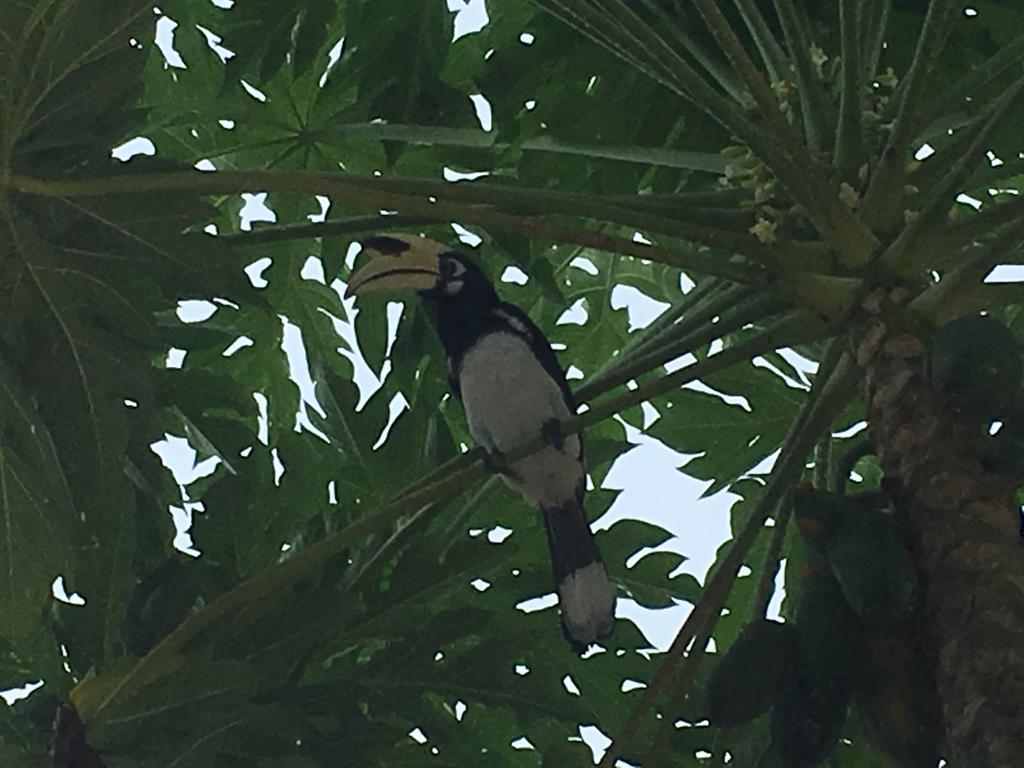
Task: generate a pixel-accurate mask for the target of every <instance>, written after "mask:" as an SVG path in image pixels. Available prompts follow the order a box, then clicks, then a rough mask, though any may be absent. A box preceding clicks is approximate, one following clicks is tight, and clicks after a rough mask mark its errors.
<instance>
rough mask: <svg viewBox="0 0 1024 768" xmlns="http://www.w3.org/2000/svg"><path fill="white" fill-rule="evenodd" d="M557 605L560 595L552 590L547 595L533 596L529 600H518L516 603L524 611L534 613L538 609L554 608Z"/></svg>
mask: <svg viewBox="0 0 1024 768" xmlns="http://www.w3.org/2000/svg"><path fill="white" fill-rule="evenodd" d="M556 605H558V595H556V594H555V593H554V592H551V593H549V594H547V595H540V596H539V597H531V598H529V599H527V600H523V601H521V602H518V603H516V608H518V609H519V610H520V611H522V612H523V613H534V612H536V611H544V610H547V609H548V608H554V607H555V606H556Z"/></svg>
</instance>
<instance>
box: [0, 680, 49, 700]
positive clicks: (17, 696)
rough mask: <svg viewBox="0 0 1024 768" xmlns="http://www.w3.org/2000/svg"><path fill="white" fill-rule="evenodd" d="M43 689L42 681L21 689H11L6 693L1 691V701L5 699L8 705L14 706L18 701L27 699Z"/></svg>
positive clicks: (35, 681) (28, 684)
mask: <svg viewBox="0 0 1024 768" xmlns="http://www.w3.org/2000/svg"><path fill="white" fill-rule="evenodd" d="M42 687H43V681H42V680H34V681H32V682H31V683H26V684H25V685H23V686H21V687H19V688H9V689H8V690H6V691H0V699H3V700H4V701H5V702H7V704H13V703H14V702H16V701H21V700H22V699H27V698H28V697H29V696H31V695H32V694H33V693H34V692H35V691H38V690H39V689H40V688H42Z"/></svg>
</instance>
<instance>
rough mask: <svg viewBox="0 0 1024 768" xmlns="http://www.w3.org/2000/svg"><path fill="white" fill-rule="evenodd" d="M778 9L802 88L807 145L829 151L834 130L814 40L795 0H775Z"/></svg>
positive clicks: (791, 58) (813, 149)
mask: <svg viewBox="0 0 1024 768" xmlns="http://www.w3.org/2000/svg"><path fill="white" fill-rule="evenodd" d="M775 12H776V14H777V15H778V17H779V22H780V23H781V25H782V33H783V36H784V37H785V39H786V46H787V47H788V48H789V54H790V61H792V62H793V70H794V74H795V76H796V83H797V88H798V90H799V91H800V111H801V113H802V114H803V123H804V132H805V134H806V136H807V144H808V146H809V147H810V149H811V151H812V152H814V153H816V154H817V153H821V152H825V151H828V150H829V149H830V147H829V146H828V145H827V144H826V139H825V137H826V136H827V135H828V134H829V133H830V132H831V131H830V129H829V125H830V123H831V120H830V118H829V111H828V107H827V99H826V97H825V89H824V86H823V85H822V83H821V80H820V79H819V78H818V76H817V75H816V73H815V72H814V65H813V63H812V61H811V51H812V50H813V48H814V47H815V45H814V41H813V40H812V39H811V38H810V37H809V36H808V34H807V31H806V28H805V27H804V25H802V24H801V23H800V19H799V17H798V16H797V11H796V7H795V6H794V5H793V0H775Z"/></svg>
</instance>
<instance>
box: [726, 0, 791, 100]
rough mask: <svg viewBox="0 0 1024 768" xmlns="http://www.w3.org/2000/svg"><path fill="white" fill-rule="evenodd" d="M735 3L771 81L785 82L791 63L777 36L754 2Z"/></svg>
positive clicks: (749, 0) (746, 0)
mask: <svg viewBox="0 0 1024 768" xmlns="http://www.w3.org/2000/svg"><path fill="white" fill-rule="evenodd" d="M733 1H734V2H735V3H736V8H737V9H738V10H739V13H740V18H742V19H743V23H744V24H745V25H746V27H747V30H748V31H749V32H750V36H751V38H753V40H754V45H756V46H757V50H758V52H759V53H760V54H761V60H762V61H763V62H764V66H765V69H766V70H767V71H768V77H769V79H770V80H771V81H772V82H773V83H778V82H781V81H782V80H785V79H786V76H787V75H788V74H789V73H788V70H789V62H788V61H787V59H786V54H785V53H784V52H783V50H782V46H780V45H779V41H778V40H776V39H775V34H774V33H773V32H772V30H771V27H769V26H768V22H766V21H765V20H764V16H763V15H761V11H760V9H759V8H758V7H757V4H756V3H755V2H754V0H733Z"/></svg>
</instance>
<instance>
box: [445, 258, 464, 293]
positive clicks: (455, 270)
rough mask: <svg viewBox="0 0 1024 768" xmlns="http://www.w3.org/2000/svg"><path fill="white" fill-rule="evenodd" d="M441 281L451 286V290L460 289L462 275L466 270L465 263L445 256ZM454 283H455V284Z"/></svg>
mask: <svg viewBox="0 0 1024 768" xmlns="http://www.w3.org/2000/svg"><path fill="white" fill-rule="evenodd" d="M440 267H441V283H442V284H444V285H446V286H449V287H450V292H454V291H452V290H451V288H454V290H455V291H457V290H458V289H459V283H461V277H462V275H463V273H464V272H465V271H466V267H465V265H464V264H463V263H462V262H461V261H459V260H457V259H450V258H445V259H442V260H441V264H440ZM453 284H454V285H453Z"/></svg>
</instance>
